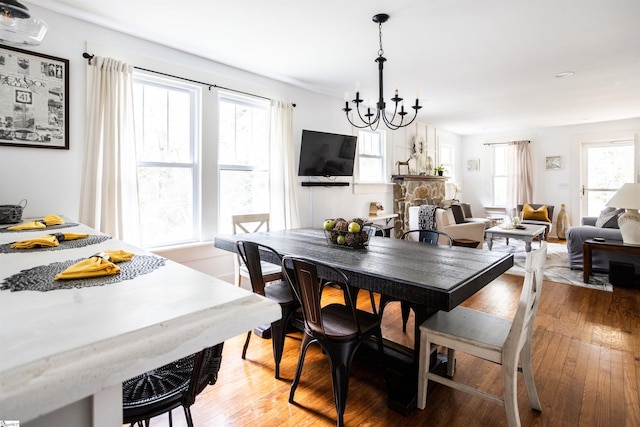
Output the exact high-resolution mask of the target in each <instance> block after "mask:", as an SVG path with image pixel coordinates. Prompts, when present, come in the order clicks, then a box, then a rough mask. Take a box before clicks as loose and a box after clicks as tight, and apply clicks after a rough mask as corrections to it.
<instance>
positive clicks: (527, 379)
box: [520, 340, 542, 411]
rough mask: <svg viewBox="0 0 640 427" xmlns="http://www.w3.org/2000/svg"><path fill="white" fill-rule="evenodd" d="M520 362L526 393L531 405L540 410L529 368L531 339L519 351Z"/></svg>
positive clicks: (531, 371)
mask: <svg viewBox="0 0 640 427" xmlns="http://www.w3.org/2000/svg"><path fill="white" fill-rule="evenodd" d="M520 363H522V375H523V376H524V383H525V385H526V386H527V394H528V395H529V402H531V407H532V408H533V409H535V410H537V411H541V410H542V406H541V405H540V399H539V398H538V392H537V390H536V384H535V382H534V380H533V370H532V369H531V341H530V340H529V341H527V342H525V343H524V346H523V347H522V351H521V352H520Z"/></svg>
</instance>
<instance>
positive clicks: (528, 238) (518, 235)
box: [484, 224, 547, 252]
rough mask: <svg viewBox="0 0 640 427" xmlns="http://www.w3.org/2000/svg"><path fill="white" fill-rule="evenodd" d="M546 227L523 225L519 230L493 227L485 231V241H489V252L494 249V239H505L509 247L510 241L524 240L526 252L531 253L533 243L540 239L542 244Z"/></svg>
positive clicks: (499, 226)
mask: <svg viewBox="0 0 640 427" xmlns="http://www.w3.org/2000/svg"><path fill="white" fill-rule="evenodd" d="M546 229H547V228H546V227H545V226H544V225H529V224H527V225H521V226H520V227H519V228H504V226H502V225H498V226H496V227H491V228H489V229H487V230H485V232H484V234H485V240H486V241H487V246H488V247H489V250H491V248H492V247H493V238H494V237H504V238H506V239H507V245H508V244H509V239H517V240H524V242H525V243H524V244H525V246H524V250H525V251H526V252H530V251H531V242H532V241H533V239H535V238H536V237H538V238H539V240H540V242H541V243H542V240H544V233H545V231H546Z"/></svg>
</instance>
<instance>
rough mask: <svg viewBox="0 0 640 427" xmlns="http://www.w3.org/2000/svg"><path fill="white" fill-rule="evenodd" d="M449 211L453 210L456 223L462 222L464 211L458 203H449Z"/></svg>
mask: <svg viewBox="0 0 640 427" xmlns="http://www.w3.org/2000/svg"><path fill="white" fill-rule="evenodd" d="M451 212H453V218H454V219H455V220H456V224H462V223H464V211H463V209H462V206H460V205H458V204H453V205H451Z"/></svg>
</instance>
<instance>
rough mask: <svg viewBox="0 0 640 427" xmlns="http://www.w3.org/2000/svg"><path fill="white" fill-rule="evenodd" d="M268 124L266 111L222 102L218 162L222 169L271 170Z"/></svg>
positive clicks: (261, 108)
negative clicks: (269, 163) (252, 167)
mask: <svg viewBox="0 0 640 427" xmlns="http://www.w3.org/2000/svg"><path fill="white" fill-rule="evenodd" d="M267 124H268V122H267V109H266V108H264V107H260V108H256V107H254V106H247V105H242V104H235V103H233V102H229V101H224V100H221V102H220V150H219V160H218V162H219V163H220V164H222V165H251V166H261V167H267V166H266V164H268V159H269V141H268V137H269V135H268V133H267Z"/></svg>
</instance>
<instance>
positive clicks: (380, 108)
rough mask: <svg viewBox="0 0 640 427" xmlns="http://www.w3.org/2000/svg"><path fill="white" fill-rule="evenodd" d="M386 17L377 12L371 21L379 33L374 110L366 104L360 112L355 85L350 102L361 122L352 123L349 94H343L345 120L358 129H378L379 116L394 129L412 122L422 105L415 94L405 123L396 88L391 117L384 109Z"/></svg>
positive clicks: (392, 99)
mask: <svg viewBox="0 0 640 427" xmlns="http://www.w3.org/2000/svg"><path fill="white" fill-rule="evenodd" d="M388 19H389V15H387V14H386V13H379V14H377V15H374V16H373V22H377V23H378V29H379V34H380V49H379V50H378V58H377V59H376V62H377V63H378V102H377V104H376V108H375V112H372V111H371V106H367V110H366V111H367V112H366V113H365V114H362V112H361V111H360V104H361V103H362V102H363V100H362V99H360V89H359V88H357V87H356V99H354V100H352V101H351V102H353V103H354V104H355V110H356V111H357V112H358V117H359V118H360V121H361V123H360V124H356V123H354V122H353V121H352V120H351V118H350V117H349V112H350V111H352V110H353V108H349V95H348V94H347V95H346V96H345V106H344V108H343V109H342V111H344V112H345V114H346V115H347V120H349V123H351V125H352V126H355V127H357V128H360V129H363V128H367V127H368V128H370V129H371V130H376V129H378V125H379V124H380V119H381V118H382V121H383V122H384V124H385V125H387V127H388V128H389V129H391V130H396V129H400V128H402V127H405V126H409V125H410V124H411V123H413V121H414V120H415V119H416V117H417V116H418V110H419V109H421V108H422V106H421V105H420V103H419V100H418V96H417V95H416V103H415V105H412V106H411V108H412V109H413V110H414V113H413V118H412V119H411V120H409V121H408V122H406V123H405V121H404V120H405V116H406V115H407V114H408V113H407V112H406V111H405V110H404V103H403V102H402V98H400V97H399V96H398V89H397V88H396V91H395V94H394V97H393V98H391V101H393V102H394V105H395V107H394V110H393V115H392V116H391V118H389V117H387V112H386V111H385V106H386V104H385V102H384V98H383V95H382V88H383V80H382V69H383V66H384V61H386V60H387V59H386V58H385V57H384V56H382V55H384V50H383V49H382V24H383V23H384V22H387V20H388ZM398 104H400V111H398ZM397 116H399V117H400V119H399V123H398V122H397V120H396V117H397Z"/></svg>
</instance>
